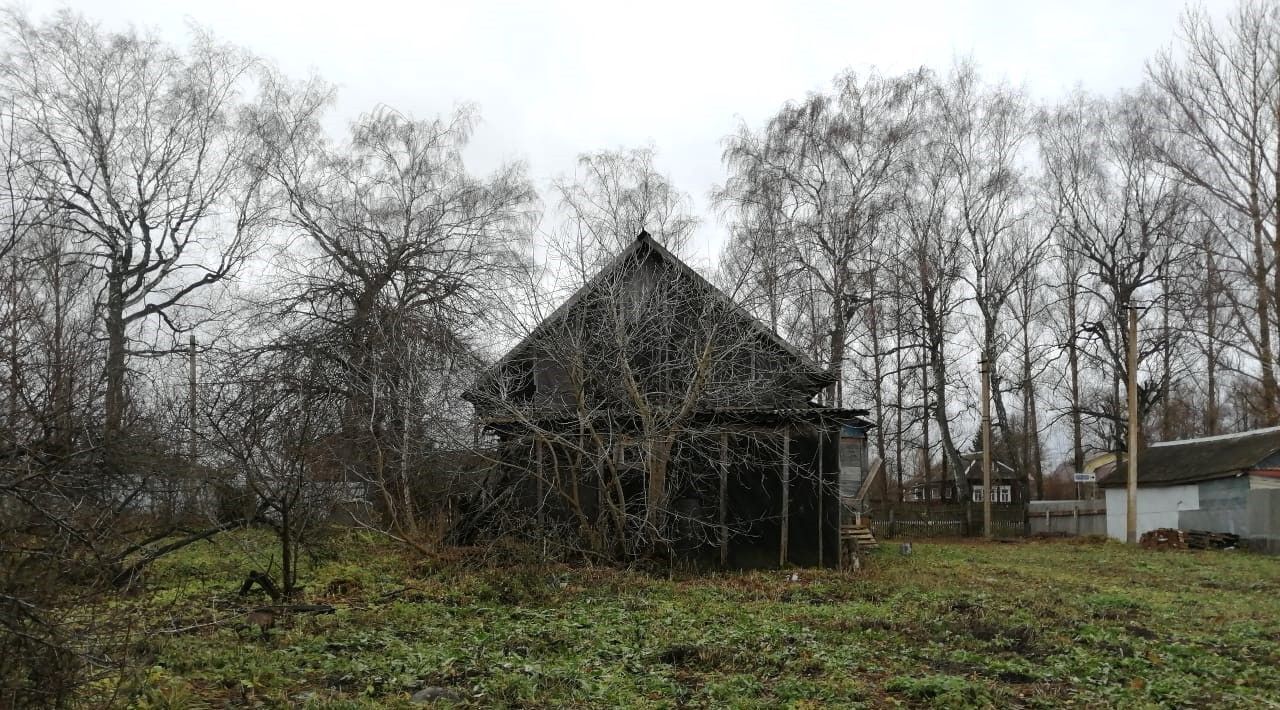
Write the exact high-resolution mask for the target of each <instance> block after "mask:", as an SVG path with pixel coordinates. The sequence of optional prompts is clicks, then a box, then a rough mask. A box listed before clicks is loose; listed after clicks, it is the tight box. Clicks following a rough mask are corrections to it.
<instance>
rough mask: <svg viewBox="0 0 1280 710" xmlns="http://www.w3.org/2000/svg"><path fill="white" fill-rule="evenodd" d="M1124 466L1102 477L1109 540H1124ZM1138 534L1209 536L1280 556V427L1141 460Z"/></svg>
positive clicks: (1174, 445) (1170, 447) (1185, 444)
mask: <svg viewBox="0 0 1280 710" xmlns="http://www.w3.org/2000/svg"><path fill="white" fill-rule="evenodd" d="M1127 471H1128V469H1127V463H1126V460H1125V458H1124V456H1123V455H1121V456H1120V457H1119V458H1118V459H1117V460H1116V461H1115V462H1114V463H1113V464H1110V465H1108V466H1104V467H1102V469H1100V471H1099V480H1098V485H1099V486H1100V487H1102V488H1103V489H1104V490H1105V492H1106V499H1107V535H1108V536H1109V537H1112V538H1115V539H1117V540H1124V539H1125V532H1126V522H1127V518H1126V511H1127V500H1126V498H1127V495H1126V484H1127ZM1137 504H1138V505H1137V507H1138V534H1139V535H1141V534H1142V533H1144V532H1147V531H1149V530H1154V529H1157V528H1178V529H1181V530H1207V531H1210V532H1222V533H1232V534H1235V535H1239V536H1240V537H1242V538H1244V539H1245V540H1246V541H1247V542H1248V544H1249V547H1250V548H1252V549H1258V550H1264V551H1270V552H1280V427H1272V428H1270V429H1256V430H1254V431H1246V432H1242V433H1239V434H1226V435H1222V436H1208V437H1203V438H1199V439H1183V440H1181V441H1167V442H1162V443H1159V444H1152V445H1151V446H1148V447H1147V448H1146V449H1143V450H1142V452H1141V453H1140V454H1139V455H1138V500H1137Z"/></svg>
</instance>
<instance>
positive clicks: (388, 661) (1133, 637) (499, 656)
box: [122, 533, 1280, 708]
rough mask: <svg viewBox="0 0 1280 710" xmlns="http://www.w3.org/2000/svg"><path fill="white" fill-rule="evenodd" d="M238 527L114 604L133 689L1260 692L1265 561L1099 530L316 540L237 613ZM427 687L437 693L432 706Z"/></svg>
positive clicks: (868, 695) (401, 694)
mask: <svg viewBox="0 0 1280 710" xmlns="http://www.w3.org/2000/svg"><path fill="white" fill-rule="evenodd" d="M270 544H271V543H270V539H269V538H267V537H263V536H259V535H258V534H256V533H241V534H237V535H234V536H226V537H223V538H221V539H218V540H215V541H214V542H211V543H206V544H201V545H199V546H195V547H193V548H189V549H188V550H187V551H184V552H183V553H181V554H179V555H175V556H173V557H171V558H170V559H166V560H164V561H162V563H160V564H158V565H157V567H156V569H154V570H153V572H152V574H151V575H150V579H149V586H148V588H147V589H146V591H145V592H144V593H143V594H141V595H139V596H137V597H134V598H132V599H129V600H127V601H125V602H122V604H124V605H125V606H126V607H127V609H128V613H130V614H134V615H136V617H137V619H138V626H139V627H150V628H157V627H160V628H168V629H181V628H183V627H192V626H195V628H189V629H187V630H185V631H179V632H177V633H153V634H147V635H139V637H138V639H137V640H136V641H135V643H134V645H135V648H136V651H137V652H138V653H139V654H140V655H143V656H145V657H146V658H148V659H149V664H148V665H149V670H148V671H147V672H146V676H145V677H144V678H141V679H138V680H137V681H136V682H141V683H144V684H145V685H146V686H147V687H148V690H147V691H146V692H145V694H144V695H143V697H142V701H141V703H142V706H143V707H175V708H177V707H181V708H194V707H225V706H227V704H228V702H229V701H230V702H231V704H232V705H233V706H234V705H239V704H243V705H246V706H256V707H312V708H372V707H411V706H412V705H411V703H410V701H409V698H410V695H411V693H412V692H413V691H414V690H416V689H417V688H418V687H420V686H441V687H447V688H453V689H457V690H459V691H461V692H462V693H465V699H464V700H462V701H460V702H461V704H464V705H465V704H471V705H475V706H524V707H558V706H579V707H616V706H668V707H669V706H675V705H692V706H715V707H719V706H730V707H778V706H792V707H827V706H837V707H885V706H895V705H900V706H908V707H934V706H936V707H970V706H973V707H982V706H994V707H1011V706H1012V707H1016V706H1023V707H1057V706H1061V705H1076V706H1094V707H1096V706H1124V707H1175V706H1184V707H1186V706H1190V707H1272V708H1274V707H1280V705H1278V704H1277V699H1280V559H1277V558H1267V557H1262V556H1258V555H1249V554H1244V553H1239V552H1186V551H1166V552H1153V551H1143V550H1137V549H1128V548H1125V547H1124V546H1122V545H1118V544H1115V543H1097V542H1093V543H1071V542H1026V543H1019V544H999V543H991V544H981V543H968V542H927V541H925V542H918V543H917V544H916V545H915V551H914V554H912V555H911V556H909V557H903V556H901V555H899V554H898V553H897V546H896V545H890V546H887V548H888V549H884V550H881V551H880V552H879V553H878V554H877V555H876V556H874V557H873V558H872V560H871V562H870V564H869V565H868V566H867V568H864V569H863V570H862V571H860V572H857V573H849V574H843V573H838V572H818V571H812V570H799V571H798V572H799V575H800V580H799V581H788V580H787V579H786V574H785V573H783V572H777V571H770V572H756V573H746V574H727V575H724V574H722V575H707V576H689V575H683V576H681V575H677V576H675V577H674V578H668V577H666V576H653V575H648V574H644V573H640V572H628V571H619V570H612V569H601V568H585V567H570V566H554V565H552V566H544V565H538V566H533V565H526V566H505V567H498V566H491V565H490V566H485V567H479V566H476V565H467V564H465V563H464V562H458V561H453V562H445V561H439V560H422V559H417V558H415V557H413V556H411V555H409V554H407V553H405V552H402V551H400V550H399V549H397V548H393V547H389V546H388V545H387V544H385V543H383V542H380V541H379V540H377V539H376V538H367V537H363V536H357V535H354V534H352V535H349V536H346V537H343V538H341V539H338V540H335V541H333V542H332V543H331V544H330V545H329V546H328V548H327V551H326V552H325V553H324V554H323V555H322V556H320V557H319V558H317V559H315V560H313V561H312V562H311V563H310V568H309V569H307V570H305V573H304V577H303V581H304V582H305V583H306V586H307V589H308V592H307V595H306V596H307V601H311V602H322V603H329V604H332V605H334V606H335V607H337V612H336V613H334V614H327V615H294V616H292V617H291V618H286V619H282V620H280V622H279V623H277V625H276V626H275V627H274V628H271V629H270V630H269V631H268V632H267V634H266V637H265V638H263V636H262V634H261V633H260V632H259V630H258V629H257V628H250V627H249V626H248V625H247V624H246V623H245V621H244V614H243V613H242V609H243V607H244V606H245V605H247V604H253V603H260V602H254V601H246V600H243V599H240V598H238V597H237V596H236V594H235V593H236V590H237V588H238V586H239V583H240V581H241V580H242V579H243V578H244V575H245V573H246V572H247V571H248V570H249V569H253V568H255V566H254V565H252V564H251V563H250V562H248V561H247V557H246V556H247V555H249V554H250V553H252V552H254V551H255V550H256V551H257V554H258V555H261V554H262V551H263V550H265V549H269V546H270ZM447 703H448V701H443V702H442V703H441V704H442V705H444V704H447Z"/></svg>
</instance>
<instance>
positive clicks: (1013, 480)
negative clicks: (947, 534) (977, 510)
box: [906, 452, 1026, 507]
mask: <svg viewBox="0 0 1280 710" xmlns="http://www.w3.org/2000/svg"><path fill="white" fill-rule="evenodd" d="M961 457H962V458H963V459H964V460H965V461H966V462H967V464H966V465H965V469H964V478H965V485H966V487H968V489H969V495H968V500H969V502H971V503H981V502H982V500H983V497H984V492H983V491H984V489H983V486H982V453H981V452H971V453H967V454H961ZM1025 483H1026V481H1025V479H1023V478H1022V477H1020V476H1018V472H1017V471H1015V470H1014V469H1013V467H1011V466H1009V465H1008V464H1006V463H1004V462H1003V461H999V460H992V462H991V502H992V503H993V504H995V505H1008V506H1011V507H1016V506H1020V505H1023V504H1024V496H1025V495H1026V486H1025V485H1024V484H1025ZM906 500H907V502H910V503H963V502H964V501H965V498H964V496H961V495H960V494H959V492H958V491H957V489H956V482H955V481H954V480H951V479H949V478H948V479H944V480H939V481H922V482H919V483H917V484H915V485H913V486H911V487H910V488H908V489H907V491H906Z"/></svg>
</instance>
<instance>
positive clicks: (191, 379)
mask: <svg viewBox="0 0 1280 710" xmlns="http://www.w3.org/2000/svg"><path fill="white" fill-rule="evenodd" d="M187 427H188V429H189V432H188V436H189V437H190V439H189V441H188V442H187V445H188V447H189V449H188V453H187V456H188V459H189V463H190V464H191V468H192V470H191V473H192V475H193V476H194V475H195V465H196V336H195V334H192V335H191V336H190V339H189V340H188V341H187Z"/></svg>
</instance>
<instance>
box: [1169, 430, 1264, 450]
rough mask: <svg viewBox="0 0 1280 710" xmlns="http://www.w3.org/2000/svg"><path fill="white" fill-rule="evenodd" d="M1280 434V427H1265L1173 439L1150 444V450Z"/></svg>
mask: <svg viewBox="0 0 1280 710" xmlns="http://www.w3.org/2000/svg"><path fill="white" fill-rule="evenodd" d="M1278 432H1280V426H1272V427H1264V428H1262V429H1250V430H1248V431H1241V432H1236V433H1234V434H1214V435H1213V436H1199V437H1195V438H1193V439H1171V440H1169V441H1157V442H1156V443H1154V444H1149V445H1148V446H1147V448H1148V449H1155V448H1160V447H1166V446H1177V445H1179V444H1199V443H1201V442H1206V441H1227V440H1229V439H1243V438H1246V437H1250V436H1261V435H1263V434H1274V433H1278Z"/></svg>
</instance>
